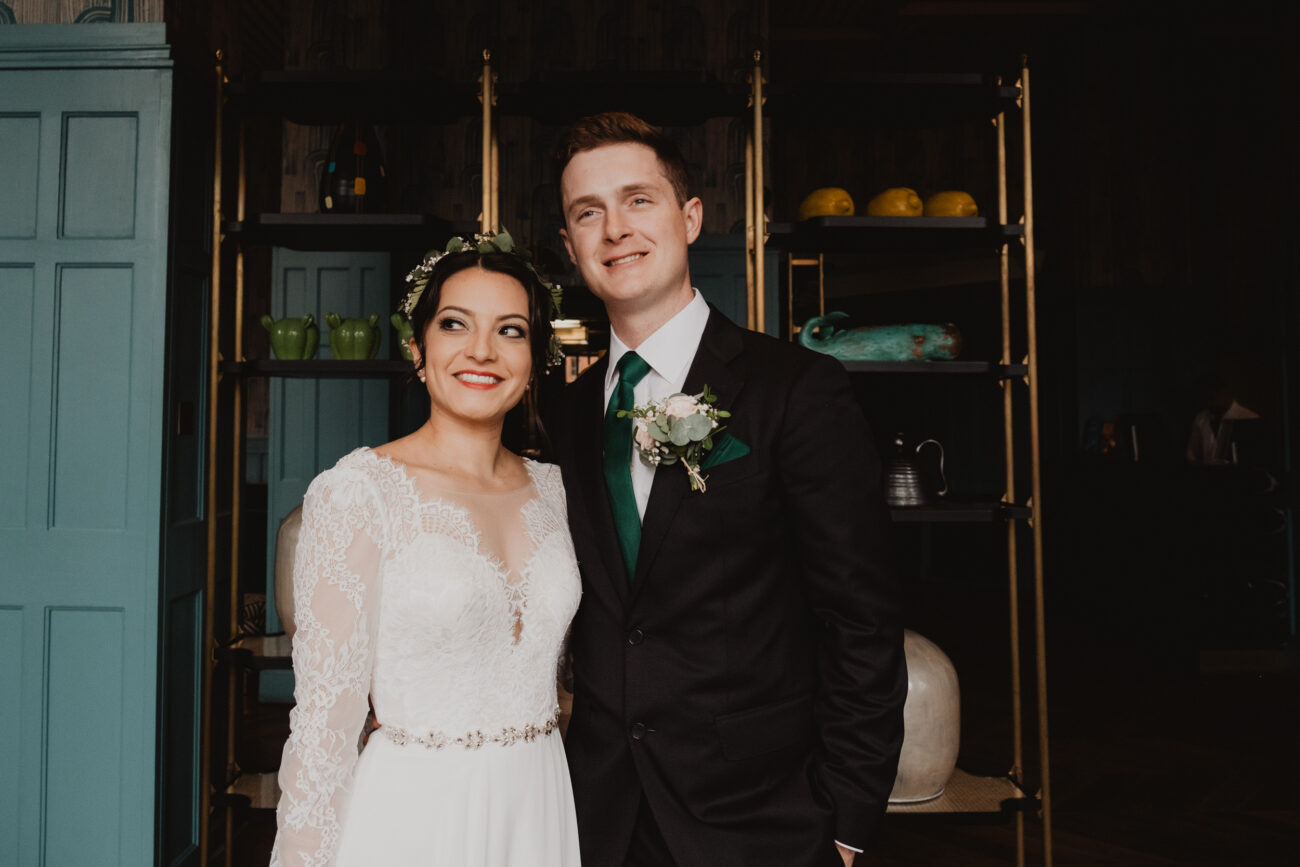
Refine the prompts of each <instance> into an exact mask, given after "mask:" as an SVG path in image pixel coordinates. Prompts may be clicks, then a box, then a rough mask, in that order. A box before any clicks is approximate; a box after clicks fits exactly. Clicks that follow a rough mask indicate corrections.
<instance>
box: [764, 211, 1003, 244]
mask: <svg viewBox="0 0 1300 867" xmlns="http://www.w3.org/2000/svg"><path fill="white" fill-rule="evenodd" d="M767 230H768V233H769V235H770V237H769V239H768V242H767V243H768V246H771V247H779V248H781V249H783V250H791V251H797V252H823V253H846V252H847V253H856V252H862V251H866V250H951V249H957V248H962V247H967V248H971V247H987V248H988V249H990V250H996V249H998V248H999V247H1001V246H1002V245H1003V244H1004V243H1006V242H1007V241H1008V239H1011V238H1018V237H1020V236H1021V235H1022V234H1023V232H1024V228H1023V227H1022V226H1021V225H1020V224H1019V223H1012V224H1010V225H1003V224H1001V223H994V222H991V221H990V220H989V219H988V218H986V217H813V218H812V219H811V220H803V221H802V222H798V223H768V225H767Z"/></svg>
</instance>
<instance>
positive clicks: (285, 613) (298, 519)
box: [275, 504, 302, 639]
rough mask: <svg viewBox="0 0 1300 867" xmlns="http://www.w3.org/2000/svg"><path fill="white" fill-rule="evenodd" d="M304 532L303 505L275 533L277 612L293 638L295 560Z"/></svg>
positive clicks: (285, 632) (287, 632) (286, 518)
mask: <svg viewBox="0 0 1300 867" xmlns="http://www.w3.org/2000/svg"><path fill="white" fill-rule="evenodd" d="M301 532H302V505H301V504H299V505H297V506H294V507H293V509H292V510H291V511H290V512H289V514H287V515H285V516H284V520H283V521H281V522H280V529H279V530H277V531H276V533H275V613H276V616H278V617H279V618H280V625H281V626H283V627H284V634H285V635H286V636H288V637H289V638H290V639H292V638H293V632H294V629H295V626H294V622H293V561H294V555H295V554H296V553H297V551H298V534H299V533H301Z"/></svg>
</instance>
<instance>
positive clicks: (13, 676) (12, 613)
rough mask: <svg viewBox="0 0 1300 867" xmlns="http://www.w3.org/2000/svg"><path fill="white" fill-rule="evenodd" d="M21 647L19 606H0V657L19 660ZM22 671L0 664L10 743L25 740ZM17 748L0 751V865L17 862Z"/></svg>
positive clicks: (3, 722) (0, 709)
mask: <svg viewBox="0 0 1300 867" xmlns="http://www.w3.org/2000/svg"><path fill="white" fill-rule="evenodd" d="M22 650H23V609H22V608H21V607H18V606H9V605H3V606H0V660H13V659H21V658H22ZM22 686H23V670H22V668H21V667H20V666H16V665H0V695H3V696H4V697H5V699H4V701H0V731H5V732H9V735H10V737H11V738H13V743H15V744H18V743H26V742H28V741H27V740H26V739H25V738H24V735H25V734H28V736H29V737H30V735H29V733H26V732H24V731H23V728H22V717H23V712H22V710H23V688H22ZM18 755H19V750H17V749H12V748H11V749H5V750H0V864H17V863H18V819H19V815H20V813H19V805H20V804H21V803H22V800H23V798H24V796H25V795H27V794H29V793H27V792H24V791H23V788H22V785H21V784H22V774H21V769H20V766H19V761H18Z"/></svg>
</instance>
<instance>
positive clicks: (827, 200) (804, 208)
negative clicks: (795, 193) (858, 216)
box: [799, 187, 853, 220]
mask: <svg viewBox="0 0 1300 867" xmlns="http://www.w3.org/2000/svg"><path fill="white" fill-rule="evenodd" d="M852 216H853V197H852V196H850V195H849V194H848V191H847V190H842V189H840V188H839V187H821V188H820V189H816V190H813V191H812V192H811V193H809V194H808V195H807V196H805V197H804V200H803V201H802V202H800V203H799V219H801V220H811V219H812V218H813V217H852Z"/></svg>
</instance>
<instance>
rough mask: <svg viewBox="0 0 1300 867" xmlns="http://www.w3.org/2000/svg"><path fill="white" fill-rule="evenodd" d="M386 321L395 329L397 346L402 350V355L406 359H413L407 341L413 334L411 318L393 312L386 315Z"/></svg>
mask: <svg viewBox="0 0 1300 867" xmlns="http://www.w3.org/2000/svg"><path fill="white" fill-rule="evenodd" d="M388 321H389V322H391V323H393V327H394V328H396V329H397V341H398V343H397V348H398V349H400V350H401V351H402V357H403V358H405V359H406V360H407V361H414V360H415V359H413V358H412V357H411V344H410V343H409V342H408V341H409V340H410V339H411V336H412V335H414V334H415V329H413V328H412V327H411V320H409V319H407V318H406V317H405V316H403V315H402V314H400V313H394V314H393V315H392V316H390V317H388Z"/></svg>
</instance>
